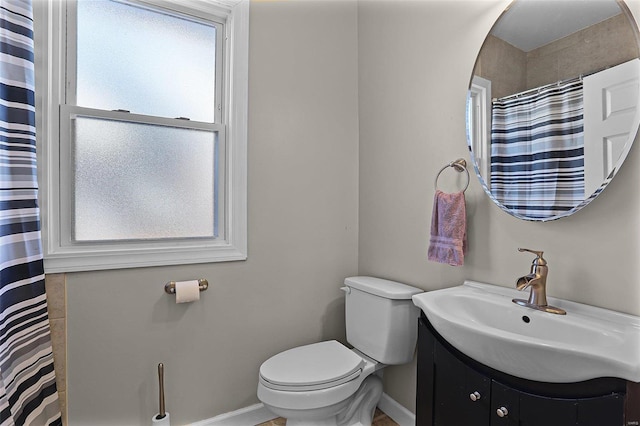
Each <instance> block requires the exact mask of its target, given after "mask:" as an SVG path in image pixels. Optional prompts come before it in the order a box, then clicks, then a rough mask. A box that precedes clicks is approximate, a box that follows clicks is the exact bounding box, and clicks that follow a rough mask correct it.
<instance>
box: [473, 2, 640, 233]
mask: <svg viewBox="0 0 640 426" xmlns="http://www.w3.org/2000/svg"><path fill="white" fill-rule="evenodd" d="M638 57H639V48H638V30H637V27H636V24H635V21H634V20H633V17H632V16H631V13H630V12H629V11H628V10H627V8H626V5H625V4H624V3H622V2H618V1H616V0H579V1H576V0H567V1H558V0H516V1H514V2H513V3H511V5H510V6H509V8H508V9H507V10H506V11H505V12H504V13H503V14H502V16H501V17H500V18H499V19H498V21H497V22H496V24H495V25H494V26H493V28H492V29H491V32H490V33H489V35H488V36H487V38H486V40H485V42H484V44H483V45H482V48H481V50H480V54H479V55H478V58H477V60H476V65H475V68H474V72H473V76H472V81H471V85H470V89H469V96H468V99H467V137H468V143H469V149H470V152H471V160H472V163H473V164H474V168H475V170H476V173H477V174H478V177H479V178H480V181H481V183H482V185H483V187H484V189H485V191H486V192H487V194H488V195H489V196H490V197H491V199H492V200H493V201H494V202H495V203H496V204H497V205H498V206H500V207H501V208H502V209H503V210H505V211H506V212H508V213H510V214H512V215H513V216H516V217H519V218H521V219H526V220H535V221H548V220H554V219H558V218H561V217H565V216H568V215H571V214H573V213H574V212H576V211H578V210H580V209H581V208H583V207H584V206H585V205H587V204H588V203H589V202H590V201H591V200H593V199H594V198H595V197H596V196H597V195H598V194H599V193H600V192H601V191H602V190H603V189H604V188H605V187H606V185H607V184H608V183H609V182H610V181H611V179H612V178H613V177H614V175H615V174H616V171H617V170H618V169H619V168H620V166H621V164H622V163H623V161H624V159H625V157H626V156H627V153H628V152H629V149H630V148H631V145H632V144H633V140H634V139H635V135H636V133H637V131H638V124H639V122H640V108H639V107H638V106H639V104H638V102H639V100H640V96H639V93H640V84H639V76H640V59H638Z"/></svg>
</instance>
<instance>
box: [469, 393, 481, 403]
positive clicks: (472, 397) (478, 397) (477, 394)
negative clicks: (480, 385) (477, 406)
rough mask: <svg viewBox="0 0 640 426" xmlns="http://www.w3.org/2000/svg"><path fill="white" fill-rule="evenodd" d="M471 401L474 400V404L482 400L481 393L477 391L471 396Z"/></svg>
mask: <svg viewBox="0 0 640 426" xmlns="http://www.w3.org/2000/svg"><path fill="white" fill-rule="evenodd" d="M469 399H470V400H472V401H473V402H476V401H477V400H479V399H480V392H478V391H475V392H473V393H471V394H469Z"/></svg>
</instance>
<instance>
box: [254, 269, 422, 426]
mask: <svg viewBox="0 0 640 426" xmlns="http://www.w3.org/2000/svg"><path fill="white" fill-rule="evenodd" d="M345 284H346V285H347V286H346V287H343V288H342V289H343V290H344V291H345V297H346V303H345V311H346V322H347V340H348V341H349V342H350V343H352V344H354V346H355V347H354V348H353V349H350V348H348V347H346V346H345V345H343V344H342V343H340V342H337V341H335V340H330V341H324V342H318V343H313V344H310V345H305V346H299V347H296V348H293V349H289V350H286V351H284V352H281V353H279V354H276V355H274V356H273V357H271V358H269V359H268V360H266V361H265V362H264V363H263V364H262V366H261V367H260V374H259V379H258V399H260V401H262V403H263V404H264V406H265V407H266V408H268V409H269V410H270V411H272V412H273V413H274V414H275V415H277V416H279V417H284V418H286V419H287V426H302V425H304V426H355V425H362V426H370V425H371V421H372V419H373V413H374V410H375V407H376V405H377V403H378V401H379V400H380V397H381V396H382V380H381V375H382V369H383V368H384V366H385V365H386V364H401V363H406V362H409V361H410V360H411V359H412V358H413V353H414V351H415V342H416V338H417V321H418V312H419V311H418V310H417V308H416V307H415V305H413V303H412V302H411V296H412V295H413V294H417V293H421V292H422V290H420V289H417V288H415V287H410V286H407V285H404V284H400V283H396V282H393V281H387V280H381V279H378V278H373V277H352V278H347V279H346V280H345ZM385 361H386V362H385Z"/></svg>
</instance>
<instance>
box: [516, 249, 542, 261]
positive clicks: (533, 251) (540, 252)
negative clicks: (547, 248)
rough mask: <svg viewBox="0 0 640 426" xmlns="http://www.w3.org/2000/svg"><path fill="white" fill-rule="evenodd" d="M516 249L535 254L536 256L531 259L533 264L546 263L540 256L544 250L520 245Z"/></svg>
mask: <svg viewBox="0 0 640 426" xmlns="http://www.w3.org/2000/svg"><path fill="white" fill-rule="evenodd" d="M518 251H519V252H524V251H527V252H529V253H533V254H535V255H536V256H537V257H536V258H535V259H533V264H534V265H546V264H547V261H546V260H544V258H543V257H542V255H543V253H544V252H542V251H539V250H531V249H528V248H520V247H518Z"/></svg>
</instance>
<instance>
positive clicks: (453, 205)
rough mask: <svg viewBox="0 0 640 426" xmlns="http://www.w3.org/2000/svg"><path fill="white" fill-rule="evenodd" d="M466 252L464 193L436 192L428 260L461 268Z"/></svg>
mask: <svg viewBox="0 0 640 426" xmlns="http://www.w3.org/2000/svg"><path fill="white" fill-rule="evenodd" d="M466 251H467V217H466V207H465V201H464V191H463V192H457V193H455V194H447V193H444V192H442V191H440V190H436V195H435V196H434V199H433V215H432V217H431V239H430V240H429V252H428V259H429V260H432V261H434V262H439V263H447V264H449V265H452V266H462V265H463V264H464V254H465V253H466Z"/></svg>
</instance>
